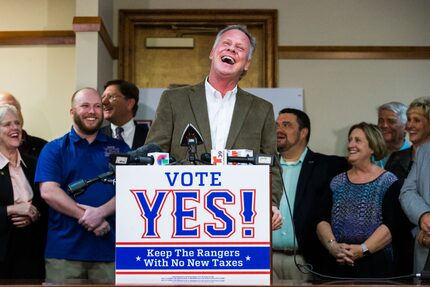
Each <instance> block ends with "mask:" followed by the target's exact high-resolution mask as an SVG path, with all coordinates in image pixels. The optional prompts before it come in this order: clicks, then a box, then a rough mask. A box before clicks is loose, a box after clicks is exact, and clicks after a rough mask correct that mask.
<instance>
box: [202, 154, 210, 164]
mask: <svg viewBox="0 0 430 287" xmlns="http://www.w3.org/2000/svg"><path fill="white" fill-rule="evenodd" d="M200 161H201V162H202V163H203V164H212V163H211V154H210V153H208V152H205V153H203V154H202V155H201V156H200Z"/></svg>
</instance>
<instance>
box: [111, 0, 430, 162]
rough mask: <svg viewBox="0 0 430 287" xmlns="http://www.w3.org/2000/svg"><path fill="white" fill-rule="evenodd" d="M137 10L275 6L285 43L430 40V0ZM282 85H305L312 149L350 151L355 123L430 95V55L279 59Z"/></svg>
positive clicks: (234, 4) (165, 4) (274, 1)
mask: <svg viewBox="0 0 430 287" xmlns="http://www.w3.org/2000/svg"><path fill="white" fill-rule="evenodd" d="M137 2H138V1H133V0H121V1H115V2H114V3H115V4H114V7H115V8H116V10H118V9H129V8H130V7H135V8H137V6H136V5H137ZM184 3H186V7H184ZM139 8H142V9H183V8H194V9H200V8H201V9H205V8H210V9H217V8H218V9H220V8H223V9H225V8H227V9H277V10H278V13H279V29H278V30H279V45H280V46H284V45H285V46H286V45H339V46H347V45H354V46H359V45H363V46H372V45H375V46H378V45H379V46H384V45H386V46H390V45H391V46H430V33H429V28H428V27H430V18H429V17H428V11H430V1H427V0H418V1H404V0H359V1H358V0H319V1H316V0H283V1H279V0H265V1H260V0H243V1H239V0H238V1H229V0H218V1H207V0H204V1H202V0H187V1H174V0H148V1H142V2H140V6H139ZM114 17H118V13H117V12H115V13H114ZM117 22H118V21H117V20H116V21H115V22H114V23H115V25H117ZM115 29H117V26H115ZM116 33H117V32H116V31H115V33H114V34H115V35H116ZM251 69H252V67H251ZM279 87H300V88H304V107H305V111H306V112H307V113H308V114H309V116H310V118H311V122H312V135H311V142H310V146H311V148H313V149H314V150H316V151H320V152H324V153H331V154H345V149H346V137H347V131H348V129H349V127H350V126H351V125H352V124H354V123H357V122H360V121H369V122H374V123H376V107H377V106H378V105H380V104H382V103H385V102H388V101H393V100H397V101H402V102H404V103H406V104H408V103H409V102H411V101H412V100H413V99H414V98H416V97H420V96H425V95H427V96H430V61H428V60H427V61H423V60H412V61H400V60H373V61H372V60H280V61H279Z"/></svg>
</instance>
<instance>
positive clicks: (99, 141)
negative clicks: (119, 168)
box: [35, 88, 129, 283]
mask: <svg viewBox="0 0 430 287" xmlns="http://www.w3.org/2000/svg"><path fill="white" fill-rule="evenodd" d="M102 109H103V107H102V103H101V97H100V94H99V93H98V92H97V91H96V90H94V89H92V88H84V89H80V90H78V91H76V92H75V93H74V94H73V96H72V103H71V109H70V115H71V117H72V119H73V126H72V129H71V131H70V132H69V133H67V134H66V135H64V136H63V137H61V138H58V139H55V140H53V141H51V142H49V143H48V144H47V145H46V146H45V147H44V149H43V150H42V152H41V154H40V157H39V160H38V164H37V170H36V178H35V181H36V182H39V184H40V191H41V194H42V197H43V198H44V199H45V200H46V202H47V203H48V205H49V206H50V209H49V219H48V221H49V224H48V239H47V245H46V250H45V258H46V261H45V262H46V264H45V266H46V281H47V282H49V283H52V282H60V283H67V282H70V280H71V279H73V280H76V279H78V280H82V281H80V282H85V281H86V280H88V281H89V282H95V283H114V282H115V263H114V261H115V221H114V220H115V188H114V186H112V185H108V184H104V183H101V182H96V183H94V184H92V185H90V186H88V187H87V188H86V190H85V192H84V193H82V194H81V195H78V196H75V197H74V196H71V195H69V194H68V193H67V192H66V190H67V186H68V185H69V184H70V183H73V182H75V181H77V180H81V179H92V178H95V177H97V176H98V175H100V174H102V173H105V172H107V171H109V155H110V154H111V153H119V152H126V151H128V150H129V147H128V146H127V145H126V144H125V143H124V142H122V141H119V140H116V139H113V138H110V137H108V136H106V135H104V134H103V133H101V132H99V130H100V126H101V124H102V122H103V110H102Z"/></svg>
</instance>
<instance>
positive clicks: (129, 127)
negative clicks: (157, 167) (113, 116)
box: [110, 119, 136, 148]
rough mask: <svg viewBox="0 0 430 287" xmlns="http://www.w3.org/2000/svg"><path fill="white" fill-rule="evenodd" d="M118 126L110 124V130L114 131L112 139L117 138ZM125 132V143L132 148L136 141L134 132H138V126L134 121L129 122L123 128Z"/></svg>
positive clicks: (123, 136) (123, 133) (123, 134)
mask: <svg viewBox="0 0 430 287" xmlns="http://www.w3.org/2000/svg"><path fill="white" fill-rule="evenodd" d="M117 127H118V126H117V125H114V124H113V123H111V124H110V128H111V129H112V137H115V136H116V131H115V130H116V128H117ZM122 128H123V129H124V131H123V132H122V138H123V139H124V141H125V143H126V144H127V145H128V146H129V147H130V148H132V147H133V139H134V132H135V131H136V124H135V123H134V120H133V119H131V120H129V121H128V122H127V123H126V124H125V125H123V126H122Z"/></svg>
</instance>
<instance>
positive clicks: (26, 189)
mask: <svg viewBox="0 0 430 287" xmlns="http://www.w3.org/2000/svg"><path fill="white" fill-rule="evenodd" d="M17 153H18V160H17V165H16V166H15V165H14V164H13V163H12V162H10V161H9V159H7V158H6V157H5V156H4V155H3V154H2V153H1V152H0V169H3V168H4V167H5V166H6V165H9V174H10V180H11V182H12V188H13V200H14V202H15V203H22V202H27V201H29V200H31V199H33V190H32V189H31V185H30V183H29V182H28V180H27V177H26V176H25V174H24V170H23V169H22V166H21V164H23V165H24V166H26V165H25V162H24V160H23V159H22V158H21V154H20V153H19V151H17Z"/></svg>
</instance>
